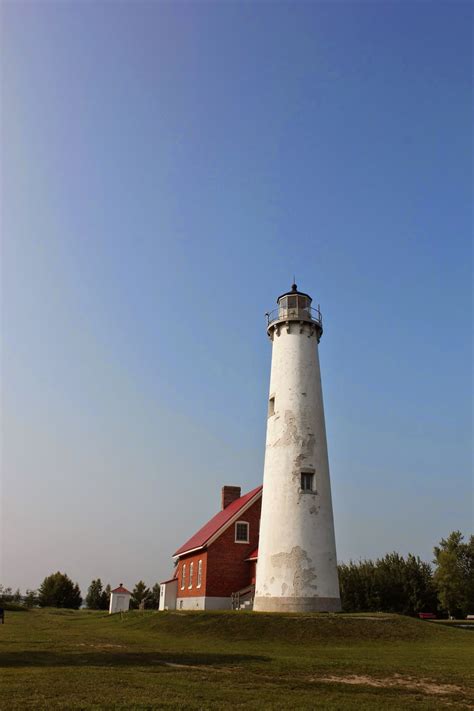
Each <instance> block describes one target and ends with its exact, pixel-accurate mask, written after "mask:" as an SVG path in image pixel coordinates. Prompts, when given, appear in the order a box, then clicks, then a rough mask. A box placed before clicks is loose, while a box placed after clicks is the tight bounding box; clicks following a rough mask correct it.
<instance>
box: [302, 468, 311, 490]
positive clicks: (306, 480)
mask: <svg viewBox="0 0 474 711" xmlns="http://www.w3.org/2000/svg"><path fill="white" fill-rule="evenodd" d="M301 491H314V472H301Z"/></svg>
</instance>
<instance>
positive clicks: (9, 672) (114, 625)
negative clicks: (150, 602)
mask: <svg viewBox="0 0 474 711" xmlns="http://www.w3.org/2000/svg"><path fill="white" fill-rule="evenodd" d="M473 651H474V635H473V633H472V631H470V630H459V629H449V628H446V627H443V626H442V625H436V624H433V623H429V622H421V621H418V620H412V619H409V618H402V617H397V616H395V615H372V614H370V615H365V616H364V615H328V616H324V615H276V614H273V615H267V614H262V613H260V614H253V613H245V612H243V613H160V614H157V613H152V612H144V613H141V612H134V613H128V614H127V615H124V616H123V618H122V617H121V616H120V615H114V616H109V615H107V614H106V613H101V612H87V611H80V612H73V611H60V610H34V611H30V612H16V613H15V612H10V613H7V618H6V624H5V625H4V626H3V627H0V667H2V669H1V678H2V684H1V688H2V699H3V700H2V701H0V709H2V711H3V709H27V708H35V709H41V708H48V709H50V708H67V709H79V708H88V709H89V708H97V709H98V708H114V709H119V708H123V709H147V708H149V709H151V708H163V707H170V708H171V707H174V708H184V707H186V708H188V709H189V708H191V709H207V708H212V709H218V708H222V709H224V708H225V709H227V708H229V707H231V706H232V707H237V708H239V707H241V708H244V707H245V708H247V709H257V708H258V709H261V708H272V709H288V708H291V709H297V708H321V709H351V708H359V709H360V708H363V709H369V710H372V709H373V710H375V709H377V710H378V709H402V708H403V709H434V708H446V707H447V706H448V705H449V706H450V707H451V708H453V707H454V708H458V709H460V708H463V709H467V708H471V709H472V708H474V672H473V670H474V654H473ZM394 674H398V675H400V676H398V677H396V678H397V679H398V680H400V679H401V680H402V681H403V680H405V681H407V683H409V684H410V686H408V687H403V686H394V687H387V685H386V683H385V682H383V683H384V686H382V687H373V686H370V685H367V684H357V685H347V684H342V683H340V682H337V681H334V680H332V681H324V679H327V678H328V677H331V678H333V677H339V678H341V677H346V678H347V677H348V676H351V675H359V676H362V675H364V676H367V677H369V682H371V683H372V682H376V681H377V679H388V678H391V679H393V678H394ZM416 680H430V681H432V682H437V683H439V684H453V685H456V686H458V687H460V689H459V690H456V689H451V690H449V693H443V694H433V690H432V689H431V690H430V689H427V688H425V687H423V688H421V687H417V686H416ZM444 691H446V690H444Z"/></svg>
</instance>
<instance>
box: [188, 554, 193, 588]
mask: <svg viewBox="0 0 474 711" xmlns="http://www.w3.org/2000/svg"><path fill="white" fill-rule="evenodd" d="M193 575H194V561H193V560H192V561H191V562H190V564H189V580H188V590H191V589H192V587H193Z"/></svg>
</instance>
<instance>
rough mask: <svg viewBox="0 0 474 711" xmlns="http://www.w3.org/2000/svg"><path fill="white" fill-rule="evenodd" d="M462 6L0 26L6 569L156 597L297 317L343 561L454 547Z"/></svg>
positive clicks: (461, 413) (121, 15)
mask: <svg viewBox="0 0 474 711" xmlns="http://www.w3.org/2000/svg"><path fill="white" fill-rule="evenodd" d="M471 30H472V6H471V4H470V3H467V2H466V3H460V2H449V3H448V2H443V3H436V2H429V3H428V2H425V3H421V2H402V3H401V2H394V3H391V2H378V3H360V2H349V3H345V2H333V3H329V2H328V3H316V2H314V3H300V2H291V3H284V2H279V3H270V2H261V3H226V2H221V3H217V2H192V3H191V2H182V3H171V2H167V3H159V2H153V3H145V2H143V3H141V2H133V3H132V2H128V3H125V2H116V3H113V2H103V3H98V2H64V3H61V2H12V1H11V0H10V2H4V3H3V4H2V38H1V40H2V47H3V49H2V64H3V74H2V104H3V124H2V135H1V149H2V205H3V216H2V239H3V246H2V268H3V308H2V311H3V323H2V342H3V370H2V385H3V394H2V406H3V407H2V410H3V459H2V472H3V501H2V505H3V509H2V511H3V533H4V543H3V556H2V562H3V567H2V571H1V582H3V583H4V584H10V585H12V586H15V587H16V586H17V585H19V586H21V587H22V588H25V587H27V586H30V587H36V586H37V585H38V584H39V583H40V582H41V580H42V578H43V577H44V576H45V575H46V574H49V573H50V572H52V571H54V570H57V569H60V570H64V571H66V572H67V573H68V574H69V575H70V576H71V577H73V578H74V579H75V580H78V581H79V583H80V585H81V586H82V588H83V590H84V591H85V589H86V587H87V585H88V584H89V582H90V580H91V579H92V578H95V577H97V576H100V577H101V578H102V580H103V581H104V582H110V583H111V584H112V585H117V584H118V583H119V582H120V581H123V582H124V583H125V584H126V585H133V584H134V583H135V582H136V581H137V580H138V579H139V578H144V579H145V580H146V582H147V583H149V584H152V583H154V582H155V581H157V580H160V579H163V578H164V577H166V576H167V575H168V574H169V572H170V571H171V569H172V565H171V558H170V555H171V553H172V552H173V550H175V549H176V547H177V546H178V545H180V544H181V543H182V542H183V540H185V539H186V538H187V537H188V536H189V535H191V534H192V533H193V532H194V530H195V529H196V528H198V527H199V526H200V525H201V524H202V523H203V522H204V521H205V520H207V518H209V517H210V516H211V515H213V514H214V513H215V511H216V509H217V508H218V506H219V490H220V487H221V485H222V484H224V483H227V484H240V485H241V486H242V488H243V489H244V490H246V489H250V488H252V487H254V486H256V485H258V484H259V483H260V482H261V480H262V468H263V455H264V440H265V426H266V407H267V394H268V378H269V367H270V355H271V351H270V342H269V341H268V340H267V337H266V334H265V327H264V313H265V311H267V310H269V309H271V308H273V306H274V301H275V298H276V296H277V295H278V294H279V293H281V292H282V291H283V290H285V289H287V288H288V287H289V285H290V284H291V281H292V277H293V273H295V274H296V277H297V282H298V284H299V286H300V288H302V289H303V290H304V291H308V292H310V293H311V294H312V295H313V297H314V300H315V302H316V303H318V302H320V303H321V309H322V311H323V314H324V319H325V333H324V336H323V339H322V342H321V347H320V355H321V364H322V377H323V388H324V395H325V406H326V419H327V430H328V440H329V450H330V464H331V475H332V486H333V498H334V510H335V521H336V536H337V545H338V558H339V559H340V560H348V559H349V558H354V559H358V558H360V557H365V556H377V555H380V554H384V553H385V552H388V551H392V550H399V551H400V552H402V553H406V552H408V551H412V552H414V553H416V554H419V555H421V556H422V557H423V558H425V559H427V560H429V559H430V558H431V550H432V546H433V545H434V544H435V543H436V542H437V541H438V540H439V539H440V537H442V536H445V535H447V534H448V533H449V532H450V531H451V530H453V529H458V528H459V529H461V530H462V531H463V532H464V533H466V534H467V533H469V532H470V529H471V526H472V517H473V500H472V449H471V436H472V431H471V424H472V420H471V401H472V375H471V361H472V346H471V335H472V301H471V282H472V248H471V241H470V237H471V227H472V224H471V220H472V215H471V202H472V193H471V188H472V172H471V151H472V139H471V129H472V122H473V115H472V77H471V57H472V36H471Z"/></svg>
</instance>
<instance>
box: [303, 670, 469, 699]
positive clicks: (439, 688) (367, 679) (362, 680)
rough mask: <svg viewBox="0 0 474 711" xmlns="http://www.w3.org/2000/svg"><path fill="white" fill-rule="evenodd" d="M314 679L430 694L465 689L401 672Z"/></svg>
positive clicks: (452, 692)
mask: <svg viewBox="0 0 474 711" xmlns="http://www.w3.org/2000/svg"><path fill="white" fill-rule="evenodd" d="M312 681H323V682H328V683H330V684H333V683H337V684H362V685H364V686H375V687H379V688H388V687H404V688H405V689H413V690H414V691H422V692H423V693H424V694H430V695H433V694H434V695H447V694H459V693H462V692H463V689H462V688H461V687H460V686H456V685H455V684H439V683H438V682H435V681H430V680H429V679H414V678H413V677H406V676H405V677H403V676H401V675H400V674H394V675H393V676H391V677H385V678H383V679H377V678H375V677H371V676H366V675H358V674H351V675H350V676H326V677H323V678H321V679H314V678H313V679H312Z"/></svg>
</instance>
